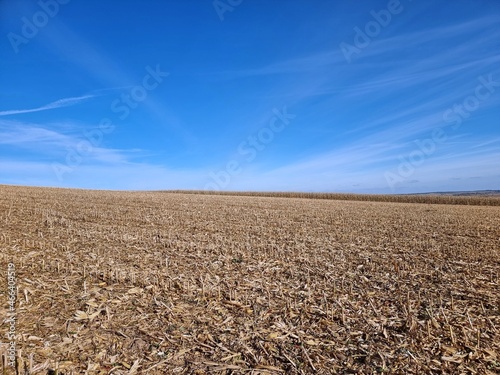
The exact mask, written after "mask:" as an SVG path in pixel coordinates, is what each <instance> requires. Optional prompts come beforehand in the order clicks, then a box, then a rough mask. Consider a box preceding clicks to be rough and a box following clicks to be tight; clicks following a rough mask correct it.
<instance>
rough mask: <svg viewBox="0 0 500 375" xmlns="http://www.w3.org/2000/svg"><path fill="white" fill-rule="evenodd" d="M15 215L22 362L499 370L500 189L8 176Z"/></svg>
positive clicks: (182, 370)
mask: <svg viewBox="0 0 500 375" xmlns="http://www.w3.org/2000/svg"><path fill="white" fill-rule="evenodd" d="M0 223H1V224H0V225H1V229H2V231H1V235H0V245H1V248H2V251H1V255H0V267H1V269H2V274H6V270H7V265H8V263H9V262H13V263H14V264H15V265H16V273H17V286H18V303H17V327H16V333H17V336H16V343H17V348H18V349H19V355H18V370H17V372H18V373H30V374H36V373H38V374H48V373H52V374H56V373H57V374H81V373H87V374H110V373H112V374H141V373H144V374H163V373H177V374H208V373H210V374H284V373H287V374H313V373H314V374H335V373H338V374H349V373H359V374H375V373H399V374H422V373H446V374H462V373H463V374H468V373H471V374H473V373H477V374H495V373H499V372H500V355H499V353H500V334H499V329H500V311H499V306H500V297H499V294H500V292H499V269H500V255H499V249H500V229H499V224H500V207H498V206H486V205H483V206H471V205H450V204H448V205H439V204H425V203H419V204H416V203H413V204H411V203H391V202H370V201H348V200H342V201H337V200H324V199H305V198H299V197H295V198H281V197H280V198H278V197H262V196H225V195H207V194H185V193H165V192H162V193H160V192H104V191H82V190H62V189H41V188H20V187H7V186H0ZM0 300H1V301H2V302H1V305H0V317H1V318H2V320H3V317H4V316H6V312H7V280H6V277H2V279H1V281H0ZM6 332H7V325H6V324H2V326H1V328H0V333H1V334H2V337H3V338H2V340H3V341H5V339H4V337H5V333H6ZM5 349H6V346H5V345H3V346H2V347H1V350H5ZM3 370H4V373H6V374H9V373H15V372H14V370H12V369H10V368H5V369H3Z"/></svg>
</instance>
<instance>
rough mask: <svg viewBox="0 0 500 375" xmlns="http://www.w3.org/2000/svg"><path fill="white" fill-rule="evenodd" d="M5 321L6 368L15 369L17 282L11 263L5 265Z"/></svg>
mask: <svg viewBox="0 0 500 375" xmlns="http://www.w3.org/2000/svg"><path fill="white" fill-rule="evenodd" d="M7 290H8V291H7V304H8V306H9V307H8V309H7V319H6V320H5V322H6V323H7V324H8V329H7V339H8V340H9V347H8V348H7V363H8V366H11V367H15V364H16V322H17V316H16V300H17V280H16V266H15V265H14V264H13V263H9V264H8V265H7Z"/></svg>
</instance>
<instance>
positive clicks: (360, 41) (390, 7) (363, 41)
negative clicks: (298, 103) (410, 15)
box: [339, 0, 411, 63]
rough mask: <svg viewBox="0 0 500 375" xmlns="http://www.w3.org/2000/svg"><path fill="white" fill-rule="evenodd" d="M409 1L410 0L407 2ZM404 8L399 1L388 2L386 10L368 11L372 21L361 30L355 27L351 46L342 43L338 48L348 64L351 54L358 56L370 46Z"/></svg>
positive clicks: (390, 0)
mask: <svg viewBox="0 0 500 375" xmlns="http://www.w3.org/2000/svg"><path fill="white" fill-rule="evenodd" d="M409 1H411V0H409ZM403 9H404V7H403V5H402V4H401V2H400V1H399V0H389V2H388V3H387V7H386V9H382V10H379V11H378V12H377V11H375V10H373V9H372V10H371V11H370V15H371V16H372V18H373V19H372V20H370V21H368V22H367V23H366V24H365V26H364V27H363V28H360V27H358V26H356V27H355V28H354V29H353V30H354V38H353V44H349V43H346V42H342V43H340V44H339V48H340V50H341V51H342V54H343V55H344V58H345V59H346V61H347V62H348V63H350V62H351V61H352V58H353V54H360V53H361V52H362V51H363V50H364V49H365V48H366V47H368V46H369V45H370V43H371V42H372V40H373V39H375V38H376V37H377V36H378V35H379V34H380V33H381V32H382V30H383V29H384V28H386V27H387V26H389V24H390V23H391V21H392V20H393V16H395V15H397V14H399V13H401V12H402V11H403Z"/></svg>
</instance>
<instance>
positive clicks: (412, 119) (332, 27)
mask: <svg viewBox="0 0 500 375" xmlns="http://www.w3.org/2000/svg"><path fill="white" fill-rule="evenodd" d="M499 24H500V2H498V1H493V0H491V1H487V0H476V1H472V0H470V1H464V0H459V1H454V2H444V1H442V2H436V1H430V0H429V1H423V0H420V1H415V0H414V1H411V0H401V1H397V0H391V1H370V2H368V1H351V0H345V1H331V0H316V1H309V0H307V1H306V0H300V1H299V0H287V1H284V0H277V1H263V0H252V1H250V0H242V1H240V0H216V1H213V0H199V1H195V0H193V1H186V0H170V1H168V0H162V1H160V0H149V1H138V0H135V1H132V0H121V1H97V0H86V1H81V0H41V1H34V0H33V1H27V0H16V1H10V0H0V56H1V59H0V83H1V85H0V183H4V184H16V185H41V186H61V187H79V188H95V189H133V190H139V189H211V190H265V191H327V192H332V191H333V192H335V191H339V192H359V193H408V192H425V191H443V190H446V191H448V190H477V189H499V188H500V167H499V165H500V163H499V161H500V131H499V119H500V105H499V104H500V64H499V62H500V54H499V52H500V28H499V27H498V26H499Z"/></svg>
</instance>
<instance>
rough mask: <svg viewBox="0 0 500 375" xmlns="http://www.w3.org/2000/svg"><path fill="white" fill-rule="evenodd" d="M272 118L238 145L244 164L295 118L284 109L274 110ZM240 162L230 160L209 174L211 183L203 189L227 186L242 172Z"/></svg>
mask: <svg viewBox="0 0 500 375" xmlns="http://www.w3.org/2000/svg"><path fill="white" fill-rule="evenodd" d="M273 114H274V116H273V117H272V118H271V120H270V121H269V124H268V125H267V126H265V127H263V128H262V129H260V130H259V131H258V132H257V133H256V134H254V135H250V136H248V137H247V139H246V140H244V141H243V142H241V143H240V144H239V145H238V155H239V156H240V157H241V158H243V160H244V161H245V162H246V163H250V162H252V161H253V160H255V158H256V157H257V154H258V153H259V152H261V151H263V150H264V149H265V148H266V147H267V145H268V144H270V143H271V142H272V141H273V140H274V138H275V136H276V134H278V133H281V132H282V131H283V130H284V129H285V128H286V127H287V126H288V125H289V124H290V122H291V120H293V119H294V118H295V117H297V116H296V115H294V114H291V113H288V110H287V108H286V106H285V107H283V109H282V110H281V111H279V110H278V109H276V108H274V109H273ZM242 164H244V163H242V162H241V161H239V158H238V159H232V160H230V161H229V162H227V164H226V167H225V168H223V169H221V170H219V171H217V172H211V173H210V175H209V176H210V179H211V181H210V182H208V183H207V184H206V185H205V187H204V189H205V190H215V191H219V190H221V189H224V188H226V187H228V186H229V184H230V183H231V179H232V178H233V177H235V176H237V175H239V174H240V173H241V172H242V171H243V167H242Z"/></svg>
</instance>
